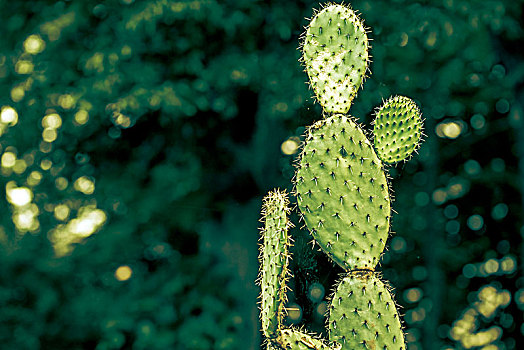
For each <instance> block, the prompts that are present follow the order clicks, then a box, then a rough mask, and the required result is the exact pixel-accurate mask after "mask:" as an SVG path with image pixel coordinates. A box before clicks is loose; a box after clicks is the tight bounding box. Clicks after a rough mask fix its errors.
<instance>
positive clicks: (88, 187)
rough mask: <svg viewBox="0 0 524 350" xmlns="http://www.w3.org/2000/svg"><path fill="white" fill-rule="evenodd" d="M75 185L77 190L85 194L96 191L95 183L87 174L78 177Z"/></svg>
mask: <svg viewBox="0 0 524 350" xmlns="http://www.w3.org/2000/svg"><path fill="white" fill-rule="evenodd" d="M73 186H74V188H75V190H77V191H78V192H82V193H83V194H93V192H95V183H94V182H93V180H91V179H90V178H88V177H87V176H81V177H79V178H78V179H76V181H75V183H74V185H73Z"/></svg>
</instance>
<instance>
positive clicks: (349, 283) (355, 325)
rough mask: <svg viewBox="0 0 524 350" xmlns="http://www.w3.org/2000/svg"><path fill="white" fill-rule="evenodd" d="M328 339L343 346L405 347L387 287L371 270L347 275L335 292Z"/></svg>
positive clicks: (396, 348) (401, 349) (395, 309)
mask: <svg viewBox="0 0 524 350" xmlns="http://www.w3.org/2000/svg"><path fill="white" fill-rule="evenodd" d="M328 323H329V340H330V341H333V342H338V343H339V344H342V345H343V349H370V350H371V349H381V350H382V349H387V350H404V349H405V344H404V334H403V333H402V326H401V324H400V319H399V314H398V312H397V308H396V306H395V302H394V301H393V298H392V297H391V294H390V292H389V290H388V288H387V287H386V286H385V285H384V283H382V281H380V279H379V278H378V277H377V276H376V275H375V274H374V273H373V272H371V271H355V272H351V273H349V274H348V275H347V276H345V277H344V278H343V279H342V281H341V282H340V284H339V285H338V287H337V290H336V291H335V293H334V294H333V298H332V302H331V309H330V313H329V321H328Z"/></svg>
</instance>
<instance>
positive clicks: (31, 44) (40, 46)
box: [24, 34, 45, 55]
mask: <svg viewBox="0 0 524 350" xmlns="http://www.w3.org/2000/svg"><path fill="white" fill-rule="evenodd" d="M44 49H45V41H44V40H42V37H41V36H40V35H38V34H32V35H29V36H28V37H27V38H26V39H25V41H24V50H25V52H27V53H30V54H32V55H36V54H39V53H40V52H42V51H44Z"/></svg>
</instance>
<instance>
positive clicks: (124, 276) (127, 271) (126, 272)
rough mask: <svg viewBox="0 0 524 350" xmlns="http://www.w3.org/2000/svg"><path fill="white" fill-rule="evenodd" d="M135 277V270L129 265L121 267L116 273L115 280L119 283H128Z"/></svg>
mask: <svg viewBox="0 0 524 350" xmlns="http://www.w3.org/2000/svg"><path fill="white" fill-rule="evenodd" d="M132 275H133V270H131V268H130V267H129V266H127V265H123V266H119V267H118V268H117V269H116V271H115V278H116V279H117V280H119V281H127V280H128V279H130V278H131V276H132Z"/></svg>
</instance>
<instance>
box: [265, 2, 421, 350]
mask: <svg viewBox="0 0 524 350" xmlns="http://www.w3.org/2000/svg"><path fill="white" fill-rule="evenodd" d="M368 47H369V46H368V43H367V36H366V31H365V29H364V25H363V23H362V21H361V20H360V19H359V18H358V16H357V15H355V13H354V12H353V11H352V10H351V8H349V7H348V6H346V5H335V4H330V5H328V6H326V7H324V8H323V9H322V10H321V11H320V12H318V13H317V14H316V16H315V17H314V18H313V19H312V20H311V23H310V25H309V26H308V28H307V30H306V33H305V35H304V37H303V43H302V50H303V62H304V64H305V66H306V71H307V73H308V76H309V78H310V83H311V86H312V87H313V90H314V91H315V94H316V97H317V100H318V101H319V103H320V104H321V106H322V108H323V111H324V118H323V119H322V120H320V121H318V122H316V123H315V124H313V125H312V126H310V127H309V128H308V129H307V132H306V137H305V144H304V146H303V149H302V152H301V154H300V157H299V161H298V163H297V172H296V175H295V178H294V184H295V191H294V192H295V195H296V197H297V203H298V209H299V212H300V215H301V218H302V219H303V220H304V222H305V224H306V226H307V228H308V230H309V231H310V233H311V235H312V236H313V238H314V240H315V242H317V243H318V245H319V246H320V248H321V249H322V250H323V251H324V252H325V253H326V254H327V255H328V257H329V258H330V259H331V260H332V261H333V262H335V263H337V264H338V265H340V266H341V267H342V268H343V269H344V270H345V275H344V276H343V277H342V278H341V280H340V282H339V283H338V285H337V286H336V287H335V291H334V293H333V295H332V297H331V304H330V306H329V318H328V332H329V341H330V343H326V342H324V341H322V340H320V339H318V338H317V337H315V336H312V335H309V334H307V333H306V332H305V331H303V330H297V329H289V328H288V329H286V328H285V327H284V326H283V325H282V317H281V315H282V311H283V306H282V303H283V300H284V296H283V294H282V293H283V291H285V289H286V287H285V280H286V278H285V277H280V278H276V279H275V278H273V277H270V278H268V277H264V276H266V275H268V274H271V276H273V275H278V274H281V273H282V269H283V270H286V267H285V266H286V265H285V264H287V256H288V253H287V250H286V249H287V246H288V243H285V242H283V241H281V240H282V239H287V238H284V235H282V234H273V233H271V232H272V231H277V232H281V229H280V228H276V229H275V227H276V226H275V222H276V221H275V220H276V218H278V219H279V221H278V223H279V225H277V226H278V227H281V226H282V225H283V226H282V227H286V228H287V227H288V226H289V224H287V218H284V216H285V215H283V213H287V209H285V208H287V202H286V201H284V202H285V203H286V205H284V207H285V208H280V206H279V208H280V209H278V210H277V211H278V213H275V212H274V211H273V209H271V210H270V209H269V208H270V207H271V208H274V207H276V206H275V205H273V204H269V203H270V202H271V203H273V202H274V200H270V199H272V198H275V197H278V196H277V195H275V193H280V192H274V193H273V194H270V195H269V196H268V197H266V200H265V201H264V203H265V204H264V213H265V214H264V217H265V222H266V228H265V230H264V246H263V248H262V254H261V256H262V257H263V258H262V259H261V262H262V267H261V276H262V278H261V280H262V308H261V309H262V312H261V314H262V328H263V331H264V334H265V335H266V337H267V338H268V339H269V342H268V349H281V348H284V349H341V350H350V349H360V348H362V349H385V350H405V349H406V345H405V340H404V334H403V332H402V325H401V320H400V317H399V313H398V311H397V306H396V304H395V301H394V299H393V296H392V295H391V292H390V288H389V287H388V286H387V284H385V283H384V282H382V281H381V279H380V277H379V276H378V275H377V274H376V273H375V268H376V266H377V264H378V262H379V259H380V256H381V255H382V253H383V250H384V248H385V244H386V241H387V238H388V234H389V226H390V217H391V197H390V195H389V187H388V182H387V174H386V169H385V168H384V164H386V165H389V164H395V163H397V162H399V161H402V160H407V159H409V157H410V156H411V155H412V154H413V153H414V152H415V151H416V150H417V148H418V147H419V143H420V139H421V137H422V135H423V134H422V124H423V121H422V117H421V115H420V110H419V109H418V107H417V105H416V104H415V102H413V101H412V100H411V99H409V98H407V97H403V96H396V97H393V98H390V99H388V100H387V101H385V102H384V103H383V105H382V106H381V107H380V108H378V109H377V110H376V112H375V120H374V123H373V124H374V130H373V136H374V138H373V144H372V143H371V142H370V141H369V140H368V138H367V137H366V135H365V133H364V131H363V130H362V129H361V126H360V125H358V124H357V123H356V122H355V120H354V119H353V117H351V116H349V115H346V113H347V112H348V111H349V108H350V106H351V102H352V100H353V98H354V97H355V95H356V91H357V90H358V88H359V87H360V86H361V84H362V80H363V79H364V77H365V73H366V69H367V64H368ZM267 198H269V199H267ZM277 202H279V203H281V202H282V200H278V201H277ZM279 213H280V214H279ZM270 217H271V218H272V219H269V221H268V218H270ZM285 231H286V233H287V230H285ZM268 236H276V237H277V238H276V240H275V239H273V240H270V239H269V238H267V237H268ZM266 244H267V245H268V246H266ZM277 246H278V247H282V248H276V247H277ZM277 249H284V250H277ZM266 252H267V255H268V256H272V257H273V258H272V259H270V258H266ZM271 254H273V255H271ZM276 256H282V257H286V259H285V262H284V261H282V260H280V259H279V258H276ZM279 266H283V268H282V267H279ZM268 271H270V272H268ZM279 276H280V275H279ZM275 283H276V284H275ZM276 300H278V302H279V303H280V304H279V305H278V306H275V305H276V303H277V301H276ZM271 312H272V313H273V314H269V313H271Z"/></svg>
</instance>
